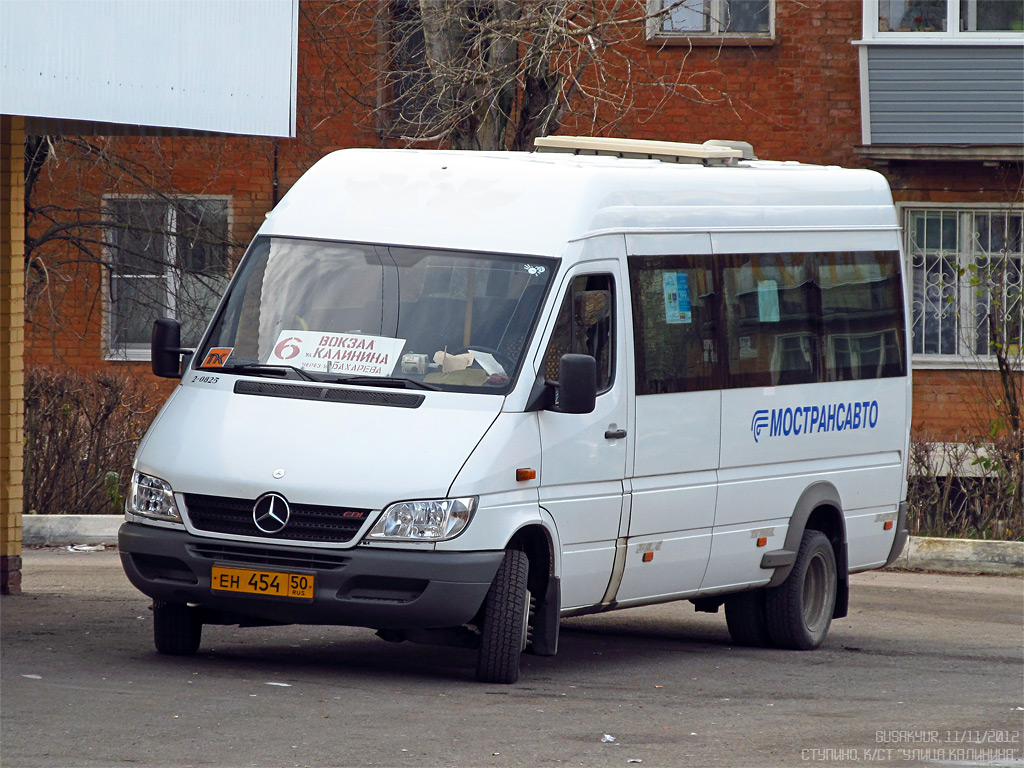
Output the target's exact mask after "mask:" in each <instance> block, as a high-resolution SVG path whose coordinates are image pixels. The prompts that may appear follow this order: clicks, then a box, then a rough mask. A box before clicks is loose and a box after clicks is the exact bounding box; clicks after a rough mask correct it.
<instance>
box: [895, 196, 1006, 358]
mask: <svg viewBox="0 0 1024 768" xmlns="http://www.w3.org/2000/svg"><path fill="white" fill-rule="evenodd" d="M904 226H905V230H906V238H907V249H906V250H907V258H908V260H909V261H910V266H911V269H912V277H911V280H912V296H913V304H912V318H911V321H912V323H913V352H914V354H915V355H925V356H931V359H936V360H937V359H940V358H938V357H935V356H948V357H950V358H952V357H954V356H955V357H957V358H958V359H961V360H963V359H967V360H985V359H987V358H991V357H993V353H994V352H995V350H996V349H997V346H996V345H999V346H998V349H1001V350H1002V351H1004V352H1005V354H1006V355H1007V356H1008V357H1009V358H1011V359H1020V356H1021V353H1022V347H1021V343H1022V330H1024V302H1022V299H1021V288H1022V264H1024V212H1022V211H1021V210H1020V209H1019V208H1017V209H1005V208H1003V209H999V208H946V207H943V208H938V207H927V208H926V207H920V208H919V207H908V208H906V209H905V210H904ZM926 359H927V358H926Z"/></svg>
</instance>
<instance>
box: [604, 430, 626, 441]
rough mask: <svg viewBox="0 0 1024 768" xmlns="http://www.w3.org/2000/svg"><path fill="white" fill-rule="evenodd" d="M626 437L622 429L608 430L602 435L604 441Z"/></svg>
mask: <svg viewBox="0 0 1024 768" xmlns="http://www.w3.org/2000/svg"><path fill="white" fill-rule="evenodd" d="M625 436H626V430H624V429H614V430H613V429H609V430H607V431H606V432H605V433H604V437H605V440H621V439H622V438H624V437H625Z"/></svg>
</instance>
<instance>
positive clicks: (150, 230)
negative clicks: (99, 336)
mask: <svg viewBox="0 0 1024 768" xmlns="http://www.w3.org/2000/svg"><path fill="white" fill-rule="evenodd" d="M105 226H106V232H107V238H106V242H107V246H108V252H107V253H108V261H107V266H108V272H109V278H110V282H109V285H108V289H109V290H108V295H107V304H106V309H107V318H106V320H107V322H106V328H107V340H108V344H107V348H108V355H109V357H111V358H115V359H127V360H146V359H148V358H149V343H150V335H151V332H152V328H153V321H154V320H155V319H156V318H158V317H165V316H166V317H173V318H175V319H177V320H178V321H179V322H180V323H181V327H182V344H184V345H186V346H190V345H194V344H196V343H198V341H199V337H200V336H201V335H202V332H203V329H204V327H205V326H206V323H207V321H208V320H209V319H210V314H211V313H212V312H213V310H214V309H215V308H216V306H217V302H218V300H219V299H220V296H221V294H222V293H223V292H224V289H225V288H226V287H227V282H228V277H229V275H230V271H229V265H228V251H229V244H228V201H227V200H226V199H224V198H214V197H163V196H161V197H108V198H107V199H106V200H105Z"/></svg>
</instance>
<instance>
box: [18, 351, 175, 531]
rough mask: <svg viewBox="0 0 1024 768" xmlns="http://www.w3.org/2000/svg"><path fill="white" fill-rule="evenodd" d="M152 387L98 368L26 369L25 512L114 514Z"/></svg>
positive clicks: (149, 408)
mask: <svg viewBox="0 0 1024 768" xmlns="http://www.w3.org/2000/svg"><path fill="white" fill-rule="evenodd" d="M158 402H159V397H158V395H157V391H156V388H155V387H154V386H152V385H146V384H144V383H142V382H139V381H137V380H135V379H132V378H129V377H127V376H123V375H118V374H114V373H110V372H107V371H100V372H95V373H87V374H82V373H78V372H75V371H53V370H47V369H32V368H30V369H29V370H28V372H27V377H26V381H25V509H26V511H28V512H29V513H30V514H32V513H36V514H50V515H53V514H62V513H63V514H84V515H91V514H119V513H121V512H122V511H123V510H124V498H125V495H126V494H127V489H128V483H129V481H130V480H131V478H130V472H131V464H132V458H133V457H134V455H135V450H136V448H138V445H139V441H140V440H141V439H142V436H143V435H144V434H145V432H146V428H147V427H148V426H149V423H150V422H151V421H152V420H153V416H154V415H155V414H156V409H157V406H156V403H158Z"/></svg>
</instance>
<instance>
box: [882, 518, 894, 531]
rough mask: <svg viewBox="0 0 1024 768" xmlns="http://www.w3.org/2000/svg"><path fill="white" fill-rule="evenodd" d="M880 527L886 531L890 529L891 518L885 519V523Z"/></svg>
mask: <svg viewBox="0 0 1024 768" xmlns="http://www.w3.org/2000/svg"><path fill="white" fill-rule="evenodd" d="M882 528H883V529H884V530H886V531H891V530H892V520H886V521H885V525H883V526H882Z"/></svg>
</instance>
